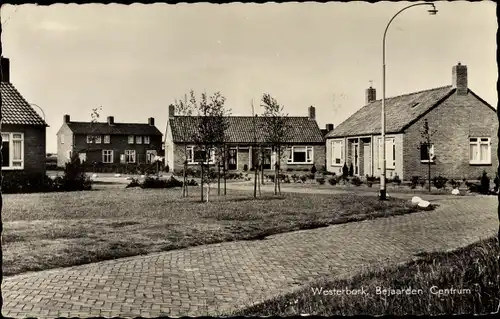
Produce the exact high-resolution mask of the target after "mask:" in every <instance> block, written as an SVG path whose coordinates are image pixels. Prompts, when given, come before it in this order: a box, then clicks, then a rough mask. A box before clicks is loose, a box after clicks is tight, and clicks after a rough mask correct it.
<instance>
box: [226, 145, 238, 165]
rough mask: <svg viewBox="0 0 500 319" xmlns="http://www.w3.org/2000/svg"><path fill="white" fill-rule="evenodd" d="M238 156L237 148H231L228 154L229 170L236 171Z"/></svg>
mask: <svg viewBox="0 0 500 319" xmlns="http://www.w3.org/2000/svg"><path fill="white" fill-rule="evenodd" d="M237 156H238V151H237V150H236V149H235V148H230V149H229V151H228V154H227V169H228V170H235V169H237V162H236V158H237Z"/></svg>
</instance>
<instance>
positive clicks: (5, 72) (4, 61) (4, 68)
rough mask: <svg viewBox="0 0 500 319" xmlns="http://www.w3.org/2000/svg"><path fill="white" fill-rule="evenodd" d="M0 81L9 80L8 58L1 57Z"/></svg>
mask: <svg viewBox="0 0 500 319" xmlns="http://www.w3.org/2000/svg"><path fill="white" fill-rule="evenodd" d="M1 64H2V82H10V60H9V59H7V58H2V61H1Z"/></svg>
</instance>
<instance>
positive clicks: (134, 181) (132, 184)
mask: <svg viewBox="0 0 500 319" xmlns="http://www.w3.org/2000/svg"><path fill="white" fill-rule="evenodd" d="M140 186H141V183H139V179H137V178H132V180H131V181H130V183H128V185H127V186H125V188H130V187H140Z"/></svg>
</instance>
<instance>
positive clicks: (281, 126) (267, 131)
mask: <svg viewBox="0 0 500 319" xmlns="http://www.w3.org/2000/svg"><path fill="white" fill-rule="evenodd" d="M261 106H262V107H263V108H264V113H263V118H264V120H263V121H262V128H261V130H262V134H263V136H264V141H265V142H266V144H269V145H271V146H272V148H273V151H274V152H275V154H276V155H275V162H274V163H272V165H273V167H274V194H275V195H277V194H278V193H280V194H281V187H280V181H279V180H280V179H279V176H280V168H281V160H282V159H283V157H284V154H285V152H284V150H285V149H286V147H287V145H288V137H289V135H290V131H291V127H290V126H289V124H288V119H287V118H288V114H286V113H284V111H283V110H284V107H283V106H282V105H280V104H279V103H278V101H277V100H276V99H275V98H273V97H272V96H271V95H270V94H267V93H265V94H263V95H262V105H261Z"/></svg>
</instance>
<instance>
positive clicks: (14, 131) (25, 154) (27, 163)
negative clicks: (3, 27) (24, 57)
mask: <svg viewBox="0 0 500 319" xmlns="http://www.w3.org/2000/svg"><path fill="white" fill-rule="evenodd" d="M1 63H2V71H3V72H2V73H3V77H2V81H1V94H2V158H3V161H2V171H3V174H4V176H7V175H8V174H10V173H11V172H24V173H27V174H30V175H32V174H34V175H38V174H40V175H45V134H46V128H47V127H48V125H47V123H45V121H44V120H43V119H42V118H41V117H40V116H39V115H38V113H37V112H36V111H35V110H34V109H33V108H32V107H31V106H30V104H29V103H28V102H27V101H26V100H25V99H24V98H23V97H22V95H21V94H20V93H19V92H18V91H17V89H16V88H15V87H14V85H13V84H12V83H10V61H9V59H7V58H1Z"/></svg>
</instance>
